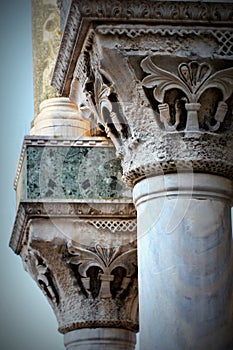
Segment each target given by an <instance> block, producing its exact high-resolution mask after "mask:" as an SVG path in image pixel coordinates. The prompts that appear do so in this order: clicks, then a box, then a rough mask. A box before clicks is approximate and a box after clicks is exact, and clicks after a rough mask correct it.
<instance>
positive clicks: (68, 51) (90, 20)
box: [52, 0, 233, 96]
mask: <svg viewBox="0 0 233 350" xmlns="http://www.w3.org/2000/svg"><path fill="white" fill-rule="evenodd" d="M57 3H58V7H59V8H60V17H61V29H62V30H63V36H62V41H61V45H60V49H59V53H58V56H57V61H56V64H55V69H54V73H53V78H52V85H53V86H54V87H55V88H56V89H57V91H58V92H59V93H60V94H61V95H63V96H68V95H69V91H70V85H71V81H72V77H73V73H74V70H75V65H76V62H77V58H78V57H79V55H80V53H81V50H82V47H83V44H84V41H85V38H86V35H87V33H88V30H89V29H90V27H91V26H92V27H93V28H94V27H95V26H96V25H99V24H106V23H108V24H110V23H115V24H117V23H127V24H129V23H132V24H137V25H138V24H156V25H159V24H166V25H167V24H180V23H182V26H185V25H188V26H190V25H191V26H192V27H193V28H194V27H195V25H197V24H198V25H202V26H210V25H221V26H224V25H226V26H231V25H232V18H233V1H232V0H225V1H224V2H221V3H219V2H216V1H215V0H213V1H151V0H144V1H141V0H118V1H112V0H96V1H95V2H93V1H92V0H85V1H78V0H66V1H64V0H63V1H61V0H60V1H57Z"/></svg>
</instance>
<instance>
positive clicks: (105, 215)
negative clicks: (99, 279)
mask: <svg viewBox="0 0 233 350" xmlns="http://www.w3.org/2000/svg"><path fill="white" fill-rule="evenodd" d="M35 218H48V219H54V218H71V219H72V218H73V219H76V220H77V219H80V220H82V221H85V220H87V221H88V222H89V223H90V222H91V223H92V224H93V226H95V227H96V224H97V220H99V223H100V227H101V226H103V222H104V221H107V220H111V219H113V220H117V222H118V221H121V222H122V229H123V230H124V227H125V225H126V221H128V222H129V230H131V229H132V228H133V229H134V228H135V218H136V210H135V207H134V205H133V203H132V201H131V200H120V199H117V200H104V199H103V200H95V201H94V200H90V201H88V200H83V201H82V200H80V201H75V200H74V201H65V200H64V201H58V200H54V201H52V200H49V201H45V200H43V201H40V200H28V201H25V202H23V201H22V202H20V204H19V207H18V211H17V214H16V219H15V223H14V227H13V232H12V236H11V240H10V247H11V248H12V249H13V251H14V252H15V253H16V254H20V251H21V249H22V243H23V240H24V239H25V232H26V227H27V224H28V223H29V222H30V220H31V219H35ZM131 226H132V228H131ZM110 231H111V228H110Z"/></svg>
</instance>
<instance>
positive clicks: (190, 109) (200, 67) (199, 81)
mask: <svg viewBox="0 0 233 350" xmlns="http://www.w3.org/2000/svg"><path fill="white" fill-rule="evenodd" d="M141 67H142V69H143V71H144V72H145V73H149V75H148V76H146V77H145V78H144V79H143V80H142V85H143V86H144V87H146V88H154V90H153V96H154V98H155V100H156V101H158V102H159V103H160V105H159V106H158V108H159V111H160V120H161V122H162V123H163V124H164V126H165V129H166V130H169V131H172V130H173V131H174V130H176V129H177V126H178V125H179V124H180V121H181V118H182V111H181V104H182V103H183V104H184V108H185V110H186V113H187V121H186V129H185V130H186V131H197V130H199V129H200V128H199V123H198V111H199V109H200V107H201V103H200V98H201V96H202V95H203V93H204V92H205V91H206V90H208V89H211V88H215V89H218V90H220V91H221V93H222V98H223V100H220V101H218V105H217V109H216V111H215V115H214V116H213V119H214V121H215V123H214V124H213V125H210V124H208V123H207V126H208V129H209V130H210V131H216V130H218V129H219V127H220V124H221V123H222V122H223V121H224V118H225V116H226V113H227V111H228V106H227V104H226V102H225V101H226V100H227V99H228V98H229V97H230V96H231V95H232V92H233V68H228V69H224V70H220V71H218V72H215V73H214V74H211V71H212V69H211V67H210V65H209V64H208V63H205V62H204V63H199V62H196V61H192V62H190V63H181V64H180V65H179V66H178V75H175V74H173V73H170V72H168V71H166V70H163V69H161V68H159V67H158V66H157V65H155V64H154V63H153V61H152V59H151V57H150V56H148V57H146V58H145V59H144V60H142V62H141ZM172 89H178V90H180V91H182V93H183V96H182V97H181V98H180V99H178V100H176V101H175V103H174V105H175V110H176V114H175V123H174V124H173V125H172V124H171V116H170V107H169V105H168V104H167V103H166V102H165V101H164V99H165V94H166V92H168V91H169V90H172ZM210 103H211V101H210Z"/></svg>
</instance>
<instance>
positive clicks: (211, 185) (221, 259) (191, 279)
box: [134, 174, 233, 350]
mask: <svg viewBox="0 0 233 350" xmlns="http://www.w3.org/2000/svg"><path fill="white" fill-rule="evenodd" d="M134 199H135V204H136V207H137V215H138V259H139V296H140V297H139V312H140V331H141V333H140V344H141V348H142V349H145V350H151V349H164V350H165V349H167V350H168V349H169V350H171V349H172V350H173V349H174V350H178V349H189V350H194V349H198V350H204V349H212V350H214V349H216V350H220V349H221V350H223V349H231V347H230V345H231V344H232V343H231V341H232V337H233V334H232V276H233V274H232V272H233V271H232V245H231V241H232V237H231V214H230V205H231V200H232V183H231V181H229V180H227V179H224V178H222V177H218V176H215V175H209V174H208V175H207V174H178V175H177V174H170V175H164V176H157V177H151V178H148V179H145V180H142V181H141V182H139V183H138V184H137V185H136V186H135V187H134Z"/></svg>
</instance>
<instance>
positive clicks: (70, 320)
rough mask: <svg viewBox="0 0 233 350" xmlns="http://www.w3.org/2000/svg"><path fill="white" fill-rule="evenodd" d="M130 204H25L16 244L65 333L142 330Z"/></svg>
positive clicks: (134, 236) (15, 233)
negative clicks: (110, 329) (117, 329)
mask: <svg viewBox="0 0 233 350" xmlns="http://www.w3.org/2000/svg"><path fill="white" fill-rule="evenodd" d="M85 204H86V207H85ZM41 205H42V207H41ZM91 205H93V208H92V207H91ZM129 207H130V204H128V203H121V202H118V203H114V202H112V203H111V202H106V203H105V202H104V201H102V202H99V203H98V202H97V203H96V207H95V208H94V203H91V204H90V205H88V202H87V203H84V202H82V203H78V202H76V203H74V202H72V203H69V202H65V201H63V202H62V203H60V204H58V203H56V202H51V203H48V202H45V201H44V202H43V201H42V202H41V203H40V202H34V203H30V202H26V203H25V204H23V203H21V205H20V207H19V212H18V216H17V218H16V223H15V230H14V232H13V235H12V240H11V247H12V248H13V249H14V250H15V252H16V253H17V254H20V255H21V257H22V260H23V262H24V266H25V269H26V270H27V271H28V272H29V273H30V274H31V275H32V277H33V278H34V279H35V281H36V282H37V284H38V285H39V287H40V288H41V289H42V291H43V293H44V294H45V296H46V297H47V299H48V301H49V303H50V305H51V306H52V308H53V310H54V312H55V314H56V317H57V320H58V324H59V331H60V332H61V333H67V332H70V331H72V330H75V329H80V328H81V329H82V328H102V327H107V328H109V327H110V328H123V329H126V330H129V331H130V333H131V332H136V331H137V329H138V320H137V317H138V314H137V313H138V301H137V252H136V230H135V229H136V225H135V211H134V212H133V211H132V207H131V209H130V208H129ZM42 208H43V209H42ZM51 209H52V210H51ZM67 209H68V211H67ZM71 209H72V210H71ZM20 211H21V212H20ZM130 211H131V215H130V214H129V212H130ZM124 216H125V218H124ZM130 216H131V218H130ZM107 223H108V224H107Z"/></svg>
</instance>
